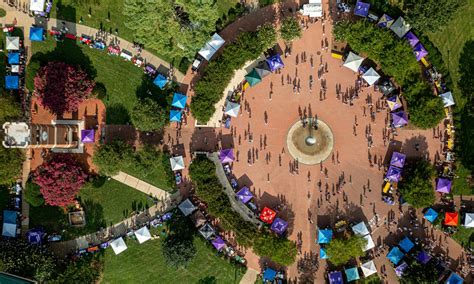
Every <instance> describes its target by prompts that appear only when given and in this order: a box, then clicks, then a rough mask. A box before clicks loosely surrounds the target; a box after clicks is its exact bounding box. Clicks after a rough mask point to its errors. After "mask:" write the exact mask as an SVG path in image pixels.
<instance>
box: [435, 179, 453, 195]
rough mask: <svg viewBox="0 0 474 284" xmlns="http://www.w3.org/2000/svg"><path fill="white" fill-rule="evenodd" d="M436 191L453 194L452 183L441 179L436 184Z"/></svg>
mask: <svg viewBox="0 0 474 284" xmlns="http://www.w3.org/2000/svg"><path fill="white" fill-rule="evenodd" d="M436 191H437V192H441V193H449V192H451V181H450V180H449V179H446V178H439V179H438V182H437V183H436Z"/></svg>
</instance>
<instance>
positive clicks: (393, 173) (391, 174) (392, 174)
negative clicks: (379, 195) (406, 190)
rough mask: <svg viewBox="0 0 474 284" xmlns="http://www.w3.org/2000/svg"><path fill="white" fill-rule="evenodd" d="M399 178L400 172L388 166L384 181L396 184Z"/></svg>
mask: <svg viewBox="0 0 474 284" xmlns="http://www.w3.org/2000/svg"><path fill="white" fill-rule="evenodd" d="M401 177H402V170H401V169H399V168H397V167H394V166H390V168H388V171H387V175H386V176H385V178H386V179H388V180H389V181H392V182H398V181H399V180H400V178H401Z"/></svg>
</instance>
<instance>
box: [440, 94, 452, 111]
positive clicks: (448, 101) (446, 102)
mask: <svg viewBox="0 0 474 284" xmlns="http://www.w3.org/2000/svg"><path fill="white" fill-rule="evenodd" d="M440 97H441V99H443V103H444V107H449V106H453V105H454V98H453V94H452V93H451V92H446V93H444V94H441V95H440Z"/></svg>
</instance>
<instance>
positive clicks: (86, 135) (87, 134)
mask: <svg viewBox="0 0 474 284" xmlns="http://www.w3.org/2000/svg"><path fill="white" fill-rule="evenodd" d="M94 137H95V132H94V129H83V130H81V142H82V143H94Z"/></svg>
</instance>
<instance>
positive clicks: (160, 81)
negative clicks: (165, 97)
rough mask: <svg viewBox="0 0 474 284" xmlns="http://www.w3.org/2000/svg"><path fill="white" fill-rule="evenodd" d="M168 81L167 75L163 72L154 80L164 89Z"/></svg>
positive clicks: (154, 82)
mask: <svg viewBox="0 0 474 284" xmlns="http://www.w3.org/2000/svg"><path fill="white" fill-rule="evenodd" d="M167 83H168V79H166V77H165V76H163V75H161V74H158V76H156V78H155V80H154V81H153V84H155V85H156V86H157V87H158V88H160V89H162V90H163V89H164V88H165V86H166V84H167Z"/></svg>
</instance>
